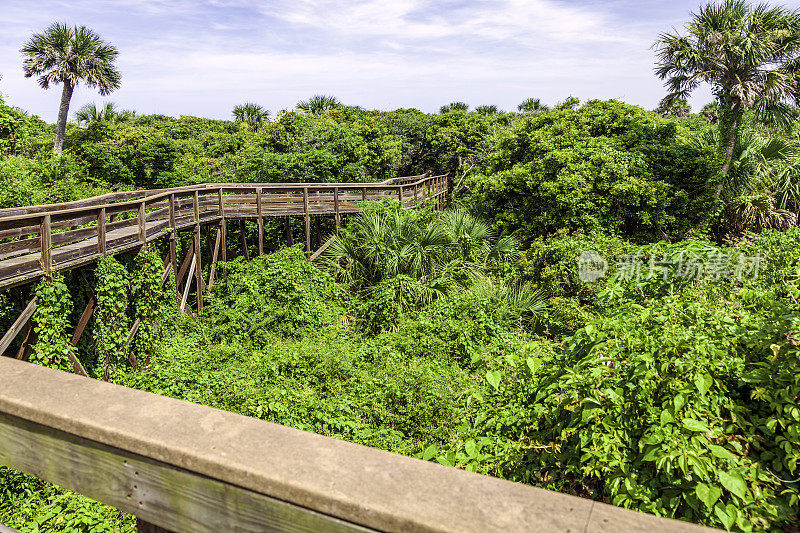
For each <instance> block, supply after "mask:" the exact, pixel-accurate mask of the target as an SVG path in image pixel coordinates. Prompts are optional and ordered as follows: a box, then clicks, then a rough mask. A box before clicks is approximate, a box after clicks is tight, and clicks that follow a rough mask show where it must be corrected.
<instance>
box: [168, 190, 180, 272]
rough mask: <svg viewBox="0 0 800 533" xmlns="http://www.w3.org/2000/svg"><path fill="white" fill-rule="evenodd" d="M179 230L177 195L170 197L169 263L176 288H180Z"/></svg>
mask: <svg viewBox="0 0 800 533" xmlns="http://www.w3.org/2000/svg"><path fill="white" fill-rule="evenodd" d="M177 232H178V230H177V229H176V228H175V194H170V195H169V262H170V264H172V273H173V275H174V276H175V287H176V288H177V286H178V260H177V254H176V251H175V247H176V242H175V241H176V239H177Z"/></svg>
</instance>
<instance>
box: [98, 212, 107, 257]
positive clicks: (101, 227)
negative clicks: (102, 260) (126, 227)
mask: <svg viewBox="0 0 800 533" xmlns="http://www.w3.org/2000/svg"><path fill="white" fill-rule="evenodd" d="M97 253H98V254H100V255H102V256H103V257H105V256H106V208H105V207H101V208H100V209H99V210H98V211H97Z"/></svg>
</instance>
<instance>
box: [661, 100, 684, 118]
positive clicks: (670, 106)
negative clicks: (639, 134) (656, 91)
mask: <svg viewBox="0 0 800 533" xmlns="http://www.w3.org/2000/svg"><path fill="white" fill-rule="evenodd" d="M655 111H656V113H658V114H659V115H661V116H662V117H675V118H686V117H688V116H689V115H690V114H691V112H692V106H690V105H689V102H687V101H686V99H685V98H676V99H674V100H672V101H669V102H665V101H663V100H662V101H661V103H659V104H658V107H657V108H656V110H655Z"/></svg>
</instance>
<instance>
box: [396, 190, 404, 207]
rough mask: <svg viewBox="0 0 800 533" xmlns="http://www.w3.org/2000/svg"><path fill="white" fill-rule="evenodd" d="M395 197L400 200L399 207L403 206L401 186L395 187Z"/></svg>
mask: <svg viewBox="0 0 800 533" xmlns="http://www.w3.org/2000/svg"><path fill="white" fill-rule="evenodd" d="M397 199H398V200H399V202H400V209H402V208H403V186H402V185H401V186H400V187H398V188H397Z"/></svg>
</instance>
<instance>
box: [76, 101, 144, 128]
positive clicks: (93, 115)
mask: <svg viewBox="0 0 800 533" xmlns="http://www.w3.org/2000/svg"><path fill="white" fill-rule="evenodd" d="M135 117H136V111H130V110H127V109H126V110H124V111H117V106H116V104H115V103H114V102H106V103H105V104H103V107H98V106H97V105H96V104H86V105H85V106H83V107H81V108H80V109H79V110H78V111H77V113H75V121H76V122H77V123H78V125H79V126H89V125H91V124H94V123H95V122H106V123H112V124H119V123H122V122H130V121H131V120H133V119H134V118H135Z"/></svg>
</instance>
